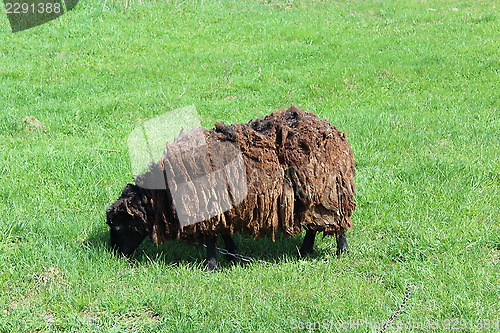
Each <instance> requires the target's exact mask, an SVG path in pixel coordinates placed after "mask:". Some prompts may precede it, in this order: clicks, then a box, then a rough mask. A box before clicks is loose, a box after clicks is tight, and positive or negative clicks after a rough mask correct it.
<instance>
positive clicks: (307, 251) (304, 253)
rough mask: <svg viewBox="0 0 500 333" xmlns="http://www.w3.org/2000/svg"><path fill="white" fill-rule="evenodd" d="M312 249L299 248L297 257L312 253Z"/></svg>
mask: <svg viewBox="0 0 500 333" xmlns="http://www.w3.org/2000/svg"><path fill="white" fill-rule="evenodd" d="M313 252H314V251H313V249H300V250H299V258H303V257H307V256H309V255H311V253H313Z"/></svg>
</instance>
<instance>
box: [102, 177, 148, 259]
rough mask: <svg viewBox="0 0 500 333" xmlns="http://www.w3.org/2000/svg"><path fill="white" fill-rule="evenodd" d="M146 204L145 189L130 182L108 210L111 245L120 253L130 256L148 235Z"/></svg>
mask: <svg viewBox="0 0 500 333" xmlns="http://www.w3.org/2000/svg"><path fill="white" fill-rule="evenodd" d="M146 204H147V199H146V197H145V195H144V193H143V190H142V189H141V188H140V187H138V186H136V185H132V184H128V185H127V186H126V187H125V188H124V189H123V192H122V194H121V196H120V198H118V200H117V201H116V202H115V203H113V204H112V205H111V206H110V207H109V208H108V210H107V211H106V218H107V222H106V223H107V224H108V225H109V227H110V231H109V232H110V238H111V247H112V248H113V249H114V250H116V251H117V252H118V253H119V254H122V255H125V256H130V255H131V254H132V253H134V251H135V250H136V249H137V247H139V245H140V244H141V242H142V241H143V240H144V238H145V237H146V236H147V235H148V228H147V212H146Z"/></svg>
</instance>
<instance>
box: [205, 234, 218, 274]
mask: <svg viewBox="0 0 500 333" xmlns="http://www.w3.org/2000/svg"><path fill="white" fill-rule="evenodd" d="M216 243H217V236H206V237H205V245H206V246H207V260H206V262H205V270H206V271H213V270H214V269H216V268H217V259H216V255H217V251H216V250H217V249H216V248H215V244H216Z"/></svg>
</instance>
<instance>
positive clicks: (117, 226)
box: [111, 224, 123, 231]
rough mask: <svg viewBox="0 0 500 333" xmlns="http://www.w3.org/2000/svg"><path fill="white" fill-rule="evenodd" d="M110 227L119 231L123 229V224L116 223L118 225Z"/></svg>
mask: <svg viewBox="0 0 500 333" xmlns="http://www.w3.org/2000/svg"><path fill="white" fill-rule="evenodd" d="M111 229H113V230H114V231H120V230H122V229H123V226H122V225H121V224H118V225H114V226H112V227H111Z"/></svg>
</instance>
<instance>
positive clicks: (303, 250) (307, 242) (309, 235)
mask: <svg viewBox="0 0 500 333" xmlns="http://www.w3.org/2000/svg"><path fill="white" fill-rule="evenodd" d="M306 230H307V231H306V235H305V236H304V241H303V242H302V246H301V247H300V255H301V256H302V257H304V256H306V255H308V254H310V253H311V252H312V251H313V246H314V239H315V238H316V231H314V230H310V229H306Z"/></svg>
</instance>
